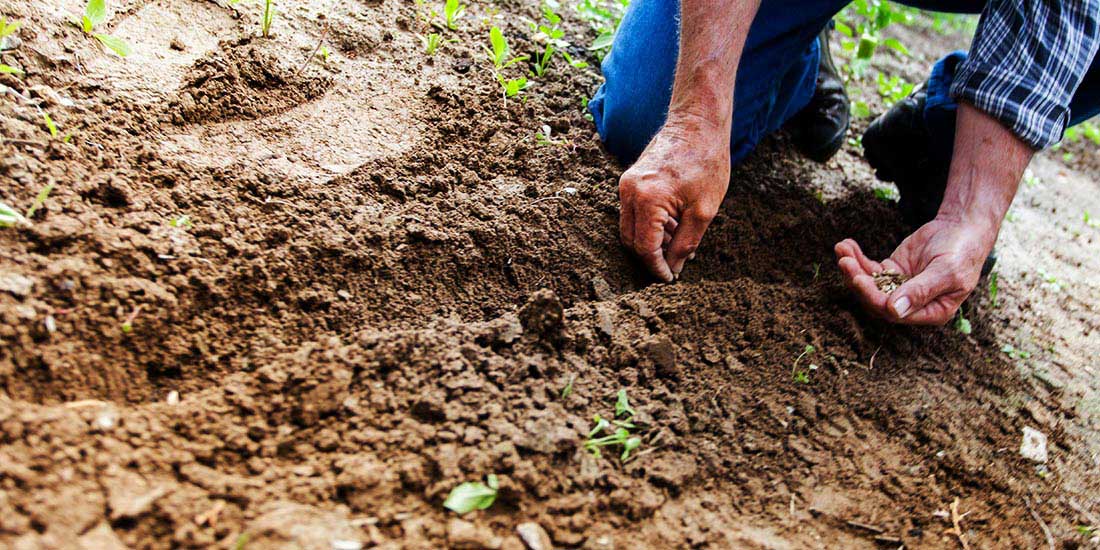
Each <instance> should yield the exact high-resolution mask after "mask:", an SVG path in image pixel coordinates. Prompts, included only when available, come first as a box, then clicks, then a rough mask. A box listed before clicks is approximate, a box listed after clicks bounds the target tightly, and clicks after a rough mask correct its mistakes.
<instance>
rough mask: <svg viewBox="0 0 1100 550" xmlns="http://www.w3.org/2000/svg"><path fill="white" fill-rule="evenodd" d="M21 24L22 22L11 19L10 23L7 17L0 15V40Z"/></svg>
mask: <svg viewBox="0 0 1100 550" xmlns="http://www.w3.org/2000/svg"><path fill="white" fill-rule="evenodd" d="M21 26H23V23H20V22H19V21H12V22H11V23H8V19H7V18H6V17H0V40H3V39H5V38H7V37H9V36H11V35H13V34H15V31H17V30H19V27H21Z"/></svg>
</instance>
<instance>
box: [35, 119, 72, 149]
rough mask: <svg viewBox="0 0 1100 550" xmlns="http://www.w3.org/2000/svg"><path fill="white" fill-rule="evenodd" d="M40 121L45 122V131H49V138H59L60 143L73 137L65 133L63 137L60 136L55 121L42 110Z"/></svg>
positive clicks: (66, 141)
mask: <svg viewBox="0 0 1100 550" xmlns="http://www.w3.org/2000/svg"><path fill="white" fill-rule="evenodd" d="M42 121H43V122H44V123H45V124H46V131H47V132H49V133H50V138H52V139H59V138H60V139H61V142H62V143H69V142H70V141H72V139H73V135H72V134H65V137H63V138H62V137H61V131H60V130H58V128H57V123H56V122H54V120H53V118H52V117H50V114H49V113H47V112H45V111H42Z"/></svg>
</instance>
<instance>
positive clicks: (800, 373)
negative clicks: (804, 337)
mask: <svg viewBox="0 0 1100 550" xmlns="http://www.w3.org/2000/svg"><path fill="white" fill-rule="evenodd" d="M815 351H816V350H815V349H814V347H813V346H811V345H809V344H807V345H806V347H805V348H803V349H802V353H800V354H799V355H798V357H796V358H795V360H794V365H792V366H791V379H792V380H794V381H795V382H798V383H799V384H809V383H810V373H811V372H813V371H815V370H817V365H814V364H812V363H811V364H810V365H808V366H806V367H804V368H799V367H798V363H799V361H801V360H802V358H803V357H806V356H808V355H813V354H814V352H815Z"/></svg>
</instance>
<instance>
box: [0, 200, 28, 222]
mask: <svg viewBox="0 0 1100 550" xmlns="http://www.w3.org/2000/svg"><path fill="white" fill-rule="evenodd" d="M29 224H30V222H28V221H27V219H26V218H24V217H23V215H22V214H20V213H19V212H16V211H15V209H14V208H12V207H10V206H8V205H6V204H4V203H2V202H0V227H15V226H17V225H29Z"/></svg>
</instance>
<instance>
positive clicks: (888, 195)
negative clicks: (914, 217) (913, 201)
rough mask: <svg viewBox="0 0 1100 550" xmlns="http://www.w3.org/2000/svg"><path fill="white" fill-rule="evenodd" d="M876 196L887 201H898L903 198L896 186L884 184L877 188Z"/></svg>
mask: <svg viewBox="0 0 1100 550" xmlns="http://www.w3.org/2000/svg"><path fill="white" fill-rule="evenodd" d="M875 198H877V199H879V200H884V201H887V202H898V200H900V199H901V195H899V194H898V190H897V188H896V187H892V186H883V187H876V188H875Z"/></svg>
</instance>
